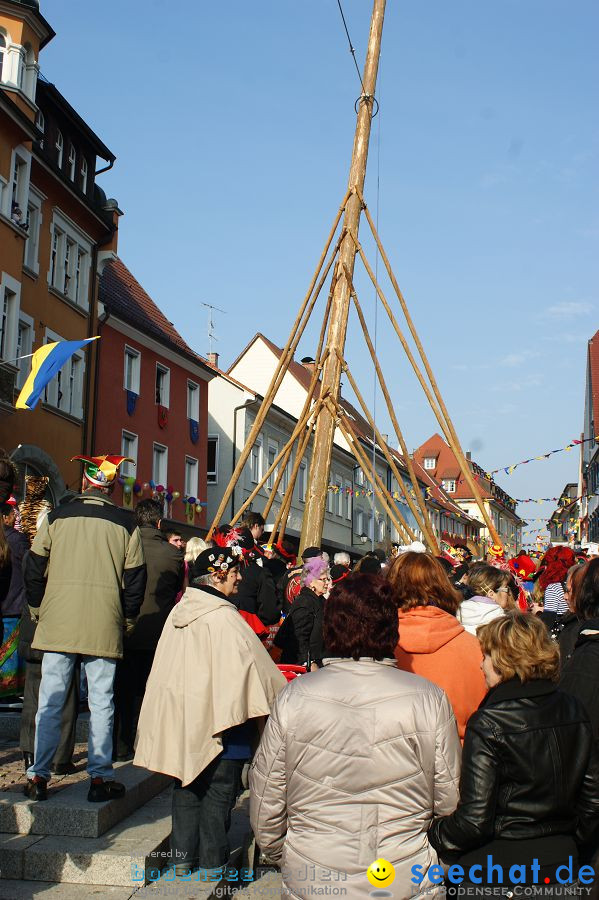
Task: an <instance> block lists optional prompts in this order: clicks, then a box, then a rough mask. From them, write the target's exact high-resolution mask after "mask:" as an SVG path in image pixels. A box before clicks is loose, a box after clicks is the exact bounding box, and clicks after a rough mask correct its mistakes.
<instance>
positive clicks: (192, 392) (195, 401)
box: [187, 381, 200, 422]
mask: <svg viewBox="0 0 599 900" xmlns="http://www.w3.org/2000/svg"><path fill="white" fill-rule="evenodd" d="M187 418H188V419H192V420H193V421H194V422H199V421H200V388H199V387H198V385H197V384H196V383H195V381H188V382H187Z"/></svg>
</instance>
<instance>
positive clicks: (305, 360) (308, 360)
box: [300, 356, 315, 372]
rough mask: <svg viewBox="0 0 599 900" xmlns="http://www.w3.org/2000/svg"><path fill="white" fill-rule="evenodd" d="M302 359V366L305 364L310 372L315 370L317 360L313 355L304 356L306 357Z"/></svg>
mask: <svg viewBox="0 0 599 900" xmlns="http://www.w3.org/2000/svg"><path fill="white" fill-rule="evenodd" d="M300 361H301V364H302V366H304V368H306V369H308V371H309V372H313V371H314V365H315V360H314V359H312V357H311V356H304V358H303V359H302V360H300Z"/></svg>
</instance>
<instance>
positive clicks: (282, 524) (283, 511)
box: [272, 420, 314, 543]
mask: <svg viewBox="0 0 599 900" xmlns="http://www.w3.org/2000/svg"><path fill="white" fill-rule="evenodd" d="M313 430H314V420H312V424H309V425H308V428H307V429H306V430H305V431H304V433H303V434H302V436H301V437H300V439H299V441H298V448H297V453H296V454H295V462H294V464H293V470H292V472H291V476H290V478H289V485H288V487H287V491H286V492H285V498H284V501H283V503H281V508H280V510H279V513H278V515H277V518H276V520H275V523H274V526H273V529H272V534H273V535H275V534H276V533H277V531H278V533H279V534H278V537H277V543H280V542H281V541H282V540H283V538H284V537H285V530H286V528H287V519H288V517H289V510H290V509H291V504H292V502H293V491H294V489H295V482H296V481H297V475H298V472H299V470H300V466H301V464H302V459H303V456H304V453H305V452H306V447H307V446H308V442H309V440H310V438H311V437H312V432H313Z"/></svg>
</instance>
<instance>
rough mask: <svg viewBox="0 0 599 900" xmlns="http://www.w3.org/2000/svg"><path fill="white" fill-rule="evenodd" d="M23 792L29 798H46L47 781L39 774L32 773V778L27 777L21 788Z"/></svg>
mask: <svg viewBox="0 0 599 900" xmlns="http://www.w3.org/2000/svg"><path fill="white" fill-rule="evenodd" d="M23 793H24V794H25V796H26V797H29V799H30V800H47V799H48V782H47V781H46V779H45V778H42V777H41V776H40V775H34V776H33V778H28V779H27V784H26V785H25V787H24V788H23Z"/></svg>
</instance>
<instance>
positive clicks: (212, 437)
mask: <svg viewBox="0 0 599 900" xmlns="http://www.w3.org/2000/svg"><path fill="white" fill-rule="evenodd" d="M206 480H207V482H208V484H217V483H218V435H217V434H209V435H208V465H207V466H206Z"/></svg>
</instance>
